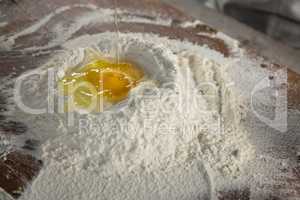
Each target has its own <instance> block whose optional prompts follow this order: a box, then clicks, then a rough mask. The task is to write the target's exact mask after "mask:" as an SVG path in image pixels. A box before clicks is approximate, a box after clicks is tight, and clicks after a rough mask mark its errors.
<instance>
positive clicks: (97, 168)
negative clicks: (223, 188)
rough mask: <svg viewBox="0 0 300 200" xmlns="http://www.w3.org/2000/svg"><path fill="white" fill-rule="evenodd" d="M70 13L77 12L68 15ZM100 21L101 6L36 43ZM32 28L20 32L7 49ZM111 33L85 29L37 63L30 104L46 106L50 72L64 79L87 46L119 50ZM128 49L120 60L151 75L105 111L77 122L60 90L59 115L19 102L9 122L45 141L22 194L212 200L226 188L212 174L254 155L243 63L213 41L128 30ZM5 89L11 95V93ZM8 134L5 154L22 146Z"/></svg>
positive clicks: (238, 167) (234, 168)
mask: <svg viewBox="0 0 300 200" xmlns="http://www.w3.org/2000/svg"><path fill="white" fill-rule="evenodd" d="M77 6H80V5H77ZM90 8H91V9H92V10H94V9H96V8H94V7H90ZM64 9H69V8H68V7H64V8H62V9H61V12H63V10H64ZM98 11H99V10H98ZM59 12H60V11H59ZM105 12H107V16H110V15H112V13H113V12H112V11H111V10H105ZM102 14H103V13H102ZM53 16H54V15H51V14H50V15H49V16H47V17H48V18H45V19H44V21H40V22H38V23H37V24H35V25H34V27H33V28H36V29H38V28H39V27H40V26H42V25H43V23H47V22H48V21H49V20H50V19H51V18H52V17H53ZM96 19H97V21H98V20H99V15H98V14H97V12H91V13H90V14H89V15H88V16H85V18H82V19H80V18H78V19H75V20H74V21H75V22H74V24H72V25H71V27H68V30H67V31H64V30H62V27H63V24H61V25H59V24H58V25H57V26H56V27H55V28H54V30H52V31H53V32H54V33H55V34H57V37H56V39H54V40H53V41H51V42H50V43H49V44H47V45H46V46H43V47H32V48H34V49H35V50H42V49H47V48H49V47H52V46H55V45H56V44H57V43H61V42H62V41H65V40H68V39H69V38H71V36H72V34H73V33H74V32H76V30H79V27H81V26H84V25H86V24H89V23H92V22H93V21H96ZM109 19H110V18H109ZM112 19H113V18H111V19H110V20H112ZM47 20H48V21H47ZM123 20H129V21H130V20H133V21H136V19H131V18H130V17H128V18H126V19H123ZM143 20H144V19H143ZM143 22H145V21H143ZM159 23H160V24H161V23H163V24H170V21H168V20H165V21H163V20H159ZM188 25H189V24H186V25H184V26H188ZM33 31H35V30H32V29H28V30H25V31H23V32H20V33H19V34H16V35H14V36H12V38H10V39H9V40H7V41H10V44H8V43H7V45H6V47H10V48H11V47H12V46H13V45H14V40H15V39H16V38H17V37H19V36H22V35H26V34H30V33H31V32H33ZM112 34H113V33H111V32H106V33H101V34H95V35H83V36H80V37H77V38H74V39H71V40H68V41H67V42H66V43H64V48H65V51H62V52H60V53H57V55H53V58H52V59H51V60H49V61H48V62H47V63H46V64H45V65H44V66H41V67H40V68H38V69H37V70H38V71H39V72H40V74H41V76H40V77H37V76H35V75H32V76H28V77H27V78H26V81H24V82H23V83H22V84H21V88H22V89H21V91H22V92H21V96H22V100H23V103H24V104H26V105H27V106H30V107H31V108H45V107H47V106H48V104H49V101H48V100H49V98H50V97H49V96H48V92H49V91H48V89H47V88H48V86H49V85H48V79H47V78H48V74H49V71H47V70H48V69H54V74H55V76H56V79H58V78H61V77H62V76H63V75H64V73H65V71H66V70H67V69H69V68H70V67H78V66H80V64H81V63H82V62H83V60H84V59H85V57H86V49H87V48H92V49H94V50H95V51H100V52H102V53H103V54H106V55H108V56H110V55H114V54H113V53H112V52H113V49H114V47H113V46H112V41H111V37H112ZM217 36H218V37H223V36H222V35H217ZM233 45H234V44H233ZM32 48H31V49H32ZM119 48H120V57H121V58H123V59H127V60H132V61H134V62H135V63H137V64H138V66H140V67H141V68H142V69H143V70H144V72H145V74H146V75H147V79H146V80H145V81H143V82H142V83H141V84H139V85H138V86H137V87H136V88H134V89H133V90H132V91H131V92H130V95H129V97H128V99H127V100H125V101H124V102H121V103H120V104H118V105H115V106H113V107H111V108H110V109H108V110H106V111H105V112H102V113H91V114H86V115H84V114H79V113H74V116H73V119H72V120H73V122H74V123H73V124H72V125H70V124H68V122H69V121H68V120H69V118H68V114H63V113H59V112H58V111H57V109H58V108H57V101H58V99H57V90H56V89H55V90H54V92H53V96H54V97H55V98H54V99H53V102H54V105H55V108H54V110H53V112H49V109H48V112H47V113H42V114H37V115H33V114H28V113H26V112H24V111H23V110H21V109H19V108H18V107H15V108H11V109H10V110H9V115H10V116H11V117H10V118H13V119H14V120H16V121H20V122H23V123H24V124H26V126H27V127H28V136H29V137H31V138H34V139H36V140H39V141H40V151H39V152H37V154H38V156H40V157H41V159H42V160H43V162H44V167H43V169H42V170H41V172H40V173H39V175H38V176H37V177H36V179H35V180H34V181H33V183H32V186H31V187H29V188H28V189H27V190H26V191H25V193H24V194H23V195H22V197H21V199H22V200H23V199H24V200H28V199H30V200H38V199H45V200H56V199H67V200H69V199H70V200H71V199H72V200H73V199H78V200H79V199H85V200H89V199H91V200H92V199H93V200H94V199H116V200H117V199H122V200H123V199H166V198H168V199H196V198H198V199H206V198H210V197H212V198H213V196H214V193H213V192H212V191H213V188H214V187H215V186H216V185H217V184H221V181H220V182H218V183H216V182H214V181H212V180H216V178H218V179H222V177H226V178H229V179H231V178H235V177H236V176H238V175H240V174H241V173H243V168H244V165H245V163H247V161H248V160H249V159H251V158H252V156H253V154H254V152H253V149H252V146H251V145H250V144H249V142H248V140H247V137H246V134H245V130H244V128H243V126H242V125H241V122H240V121H241V118H242V115H243V111H242V110H241V109H240V105H241V104H242V100H241V99H240V97H239V95H238V93H237V92H236V91H235V90H234V87H233V83H232V80H231V78H230V76H229V75H228V74H227V73H228V72H227V70H228V68H229V67H231V66H232V65H234V62H235V60H234V59H229V58H224V57H223V56H222V55H221V54H219V53H218V52H216V51H213V50H210V49H209V48H207V47H200V46H197V45H193V44H191V43H189V42H182V41H177V40H171V39H168V38H165V37H159V36H157V35H153V34H137V33H126V34H124V33H121V34H120V38H119ZM31 49H27V50H31ZM234 50H238V49H232V51H234ZM34 72H36V70H35V71H34ZM30 73H32V72H30ZM55 86H56V85H54V88H56V87H55ZM6 93H7V96H12V91H10V90H8V91H6ZM47 96H48V98H46V97H47ZM11 102H13V99H11ZM50 110H51V109H50ZM9 139H10V140H1V144H0V150H1V148H2V147H3V149H4V148H6V149H7V148H9V147H11V146H17V145H16V144H17V143H18V142H17V141H13V139H12V138H9ZM20 140H21V139H20ZM212 177H213V178H212Z"/></svg>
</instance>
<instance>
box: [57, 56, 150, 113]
mask: <svg viewBox="0 0 300 200" xmlns="http://www.w3.org/2000/svg"><path fill="white" fill-rule="evenodd" d="M143 76H144V74H143V72H142V71H141V70H140V69H139V68H138V67H136V66H135V65H134V64H132V63H128V62H119V63H116V62H114V61H110V60H104V59H103V60H102V59H98V60H94V61H92V62H90V63H88V64H87V65H85V66H83V67H81V68H79V69H77V70H73V71H70V72H67V73H66V75H65V76H64V77H63V78H62V79H61V80H60V81H59V86H60V88H61V89H63V94H64V95H65V96H71V97H72V101H73V103H74V105H75V106H77V107H80V108H83V109H84V108H87V107H89V106H91V104H92V103H95V105H96V107H97V105H99V104H101V103H103V102H102V101H104V102H108V103H111V104H115V103H117V102H119V101H122V100H124V99H125V98H126V97H127V96H128V93H129V91H130V89H132V88H134V87H135V86H136V85H137V84H138V83H139V82H140V81H141V79H142V78H143ZM95 101H96V102H95ZM97 110H99V109H97Z"/></svg>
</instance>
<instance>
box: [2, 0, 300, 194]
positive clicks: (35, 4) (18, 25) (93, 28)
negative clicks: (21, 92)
mask: <svg viewBox="0 0 300 200" xmlns="http://www.w3.org/2000/svg"><path fill="white" fill-rule="evenodd" d="M86 3H89V4H93V5H97V6H98V7H103V8H112V7H113V5H112V1H111V0H65V1H61V0H51V1H40V0H20V1H18V0H16V1H9V0H4V1H1V2H0V13H1V16H2V17H1V21H0V23H1V22H5V23H6V24H4V25H2V26H0V38H1V36H10V35H13V34H15V33H19V32H21V31H23V30H25V29H26V28H27V27H29V26H32V25H33V24H34V23H36V22H37V21H38V20H39V19H41V18H42V17H45V16H47V15H48V14H49V13H50V12H53V11H54V10H56V9H58V8H61V7H63V6H66V5H76V4H86ZM117 4H118V7H120V8H122V9H125V10H128V14H130V15H133V16H134V15H136V16H143V17H145V18H147V19H150V20H151V19H153V20H155V19H156V17H157V15H159V16H162V17H165V18H171V19H172V23H171V26H163V25H159V24H145V23H134V22H132V23H120V31H121V32H142V33H143V32H147V33H148V32H151V33H155V34H159V35H161V36H168V37H170V38H173V39H177V40H189V41H191V42H193V43H196V44H198V45H207V46H208V47H210V48H211V49H214V50H216V51H219V52H220V53H222V54H223V55H224V56H231V54H230V51H229V49H228V48H227V46H226V43H225V42H224V41H222V40H219V39H216V38H213V37H209V36H203V35H202V36H200V35H199V34H198V33H199V32H203V33H210V34H214V33H215V32H216V30H214V29H212V28H210V27H208V26H205V25H199V26H197V27H195V28H182V27H179V24H180V23H181V22H184V21H191V20H193V18H192V17H189V16H188V15H186V14H185V13H183V12H180V11H178V10H177V9H174V8H172V7H170V6H167V5H164V4H161V3H160V2H159V1H156V0H147V1H137V0H119V1H118V2H117ZM88 11H89V8H87V7H76V8H74V9H70V10H66V11H65V12H62V13H60V14H57V15H56V16H55V18H53V19H52V20H51V21H49V22H48V23H46V24H45V26H42V27H40V28H38V29H37V30H36V31H34V32H32V33H28V34H24V35H22V36H20V37H17V38H16V39H15V41H14V44H13V45H11V46H9V41H5V42H6V43H5V44H4V43H2V44H1V43H0V66H1V69H0V78H1V77H4V76H7V75H13V76H16V75H18V74H20V73H22V72H24V71H26V70H28V69H32V68H36V67H38V66H40V65H42V64H43V63H45V62H46V61H47V59H49V57H50V56H51V55H52V54H53V53H56V52H58V51H60V50H61V49H62V46H61V44H62V42H63V41H59V42H58V43H57V44H56V45H54V46H51V48H48V49H43V50H38V51H37V50H29V51H26V52H24V51H23V50H24V49H26V48H29V47H32V46H45V45H47V44H48V42H49V41H50V40H51V39H52V36H51V33H49V30H51V28H53V26H54V25H55V22H57V21H64V22H65V23H66V24H67V23H68V21H72V18H73V17H74V16H76V15H78V14H80V13H83V12H88ZM203 21H205V19H203ZM107 30H114V24H112V23H106V24H101V25H99V24H96V25H88V26H85V27H84V28H81V29H79V30H77V31H76V32H75V33H74V34H73V35H72V38H74V37H78V36H80V35H82V34H87V33H89V34H93V33H99V32H105V31H107ZM2 39H3V38H2ZM7 45H8V46H7ZM249 56H254V57H255V56H256V53H253V51H252V50H249ZM276 66H277V65H276ZM261 67H267V68H269V69H270V71H271V70H273V69H274V65H273V64H271V63H268V64H266V65H265V66H261ZM277 67H283V66H279V65H278V66H277ZM288 77H289V84H288V88H289V90H288V96H289V105H290V107H292V108H297V107H299V105H300V76H299V75H298V74H297V73H295V72H293V71H292V70H289V72H288ZM0 97H1V91H0ZM5 106H6V102H5V98H4V97H1V98H0V108H2V110H5V109H6V107H5ZM0 115H1V113H0ZM0 122H1V123H0V130H1V134H7V135H26V131H27V130H26V126H25V125H23V124H21V123H19V122H12V121H7V120H6V119H5V117H4V116H0ZM23 147H24V148H23V150H24V151H17V150H16V151H12V152H9V153H8V155H7V156H5V157H3V156H1V158H0V187H2V188H3V189H5V190H6V191H7V192H8V193H10V194H11V195H13V196H14V197H18V196H19V193H16V192H15V191H17V190H19V188H20V187H21V188H23V187H26V185H27V183H28V182H30V181H32V180H33V179H34V177H35V176H36V175H37V174H38V172H39V169H40V168H41V167H42V161H40V160H39V159H38V158H34V156H32V154H30V153H24V152H28V151H34V150H35V149H36V148H38V145H37V142H34V138H32V139H30V140H29V141H27V142H26V143H25V144H24V146H23ZM25 149H26V151H25ZM7 157H8V158H9V159H8V160H7ZM4 158H6V159H4ZM7 167H10V168H13V169H14V170H13V172H10V171H9V169H8V168H7ZM298 170H299V171H300V169H292V170H291V173H292V174H293V175H292V177H293V178H294V180H293V181H292V184H298V182H300V181H299V180H300V176H299V177H297V176H298V175H299V174H300V172H299V171H298ZM298 173H299V174H298ZM7 174H13V176H11V177H9V178H8V177H7ZM299 184H300V183H299ZM21 191H22V189H21ZM293 195H294V194H293ZM296 195H298V194H296ZM299 195H300V194H299ZM249 196H250V191H248V189H247V188H246V189H237V190H233V191H223V192H222V191H220V195H219V198H220V199H224V200H225V199H226V200H227V199H228V200H229V199H249V198H250V197H249ZM274 198H276V197H274Z"/></svg>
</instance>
